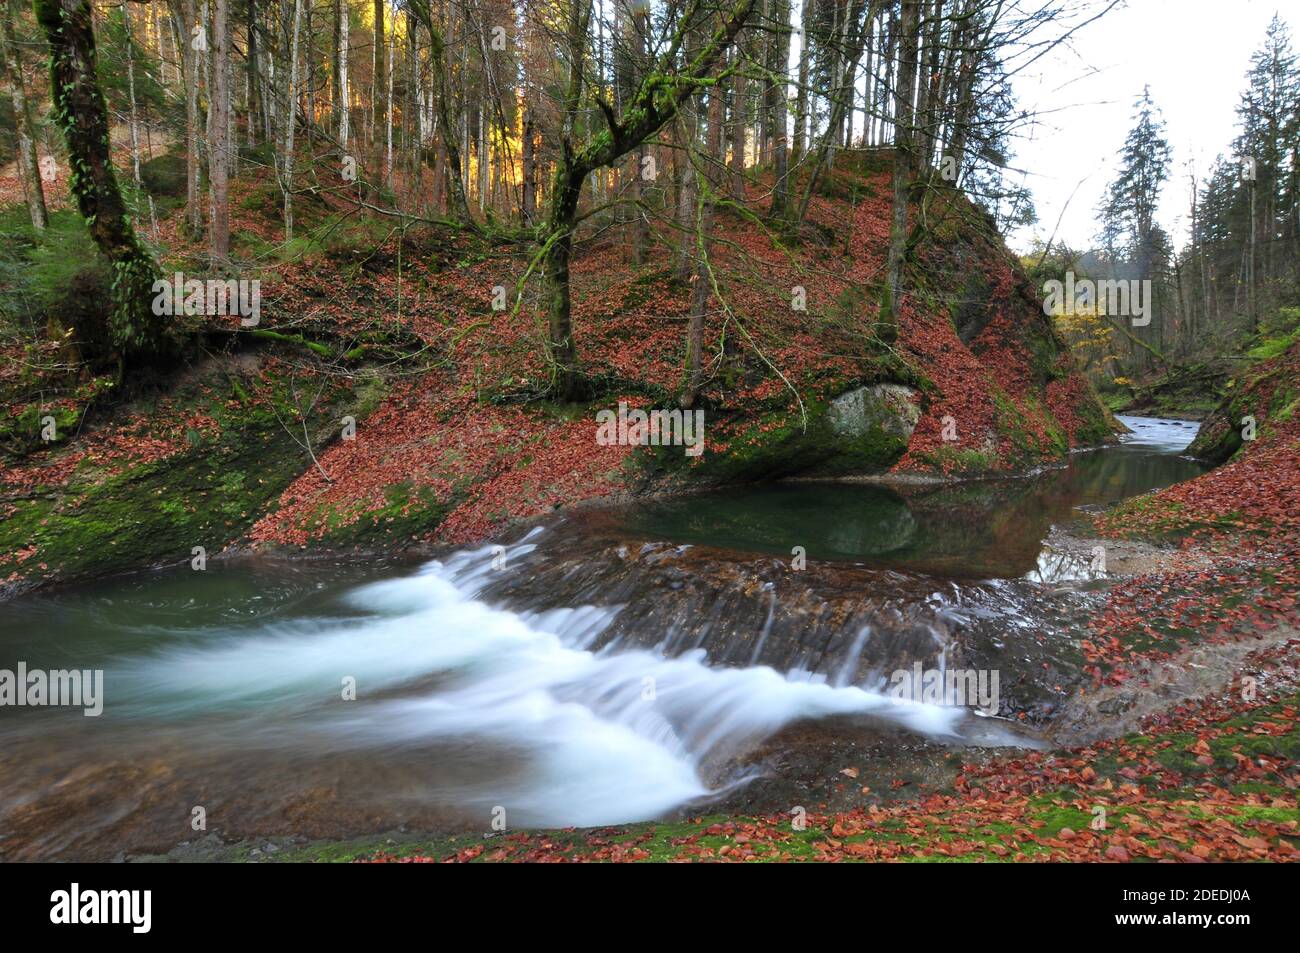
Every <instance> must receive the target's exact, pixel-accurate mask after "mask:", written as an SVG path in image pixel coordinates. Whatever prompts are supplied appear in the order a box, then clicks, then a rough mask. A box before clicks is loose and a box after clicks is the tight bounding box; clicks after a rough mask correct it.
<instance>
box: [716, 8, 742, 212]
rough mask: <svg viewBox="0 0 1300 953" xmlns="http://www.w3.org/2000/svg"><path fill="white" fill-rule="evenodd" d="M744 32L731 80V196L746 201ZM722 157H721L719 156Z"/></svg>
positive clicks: (736, 53) (738, 39) (737, 43)
mask: <svg viewBox="0 0 1300 953" xmlns="http://www.w3.org/2000/svg"><path fill="white" fill-rule="evenodd" d="M743 37H744V34H743V33H742V34H741V36H740V37H737V38H736V50H735V55H736V73H735V75H734V76H733V77H732V81H731V197H732V198H734V199H735V200H736V201H737V202H743V201H745V114H746V112H747V110H746V109H745V63H744V56H743V54H742V44H743V43H744V42H745V40H744V39H743ZM719 158H721V157H719Z"/></svg>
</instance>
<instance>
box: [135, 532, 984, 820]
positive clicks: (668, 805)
mask: <svg viewBox="0 0 1300 953" xmlns="http://www.w3.org/2000/svg"><path fill="white" fill-rule="evenodd" d="M531 537H532V534H530V538H529V539H526V540H525V541H524V542H523V543H521V544H520V545H519V546H517V547H516V548H515V549H514V550H512V551H511V552H509V553H508V554H506V564H507V565H509V563H510V561H512V560H513V559H515V558H517V557H518V556H520V555H522V554H523V553H524V552H526V551H528V550H531V549H532V548H533V546H534V544H533V543H532V542H531ZM492 560H493V551H492V549H490V548H483V549H478V550H473V551H466V552H462V553H459V554H457V555H455V556H453V557H452V558H450V559H448V560H447V561H446V562H445V563H440V562H434V563H431V564H429V565H427V566H426V567H424V568H423V569H422V570H421V571H420V572H418V573H417V574H415V575H411V576H408V577H405V578H398V579H390V580H386V581H383V582H378V583H374V584H370V585H366V586H363V587H361V588H358V589H355V590H353V591H351V592H350V593H348V594H347V595H346V597H345V599H346V603H347V605H348V606H349V607H350V608H351V609H352V610H353V614H352V615H351V616H350V617H332V618H323V619H322V618H318V619H296V620H290V621H282V622H277V623H274V624H269V625H267V624H263V625H259V626H257V627H255V628H252V629H243V630H238V631H232V630H229V629H225V630H220V631H216V630H210V631H207V632H205V633H204V635H203V637H202V638H201V639H200V640H198V641H193V640H191V641H190V642H188V643H186V644H184V645H175V644H173V645H172V646H170V647H167V648H163V649H161V650H159V651H157V652H156V653H155V654H152V655H148V656H136V657H134V658H132V659H130V660H129V662H128V663H127V666H126V668H125V670H122V671H120V672H119V673H118V678H119V680H118V681H117V684H118V686H119V688H120V690H121V691H122V692H123V693H124V695H125V697H126V698H128V699H129V700H130V702H129V703H130V707H131V709H132V710H134V711H136V712H139V713H141V714H147V715H153V716H158V715H160V714H167V715H168V716H174V715H176V714H178V713H179V714H184V715H188V716H194V717H197V718H199V719H200V720H202V719H203V718H204V717H206V716H208V715H211V714H216V713H225V714H229V713H231V712H236V713H237V712H243V713H244V717H245V719H246V723H247V728H246V731H247V740H248V741H249V742H250V743H254V741H255V739H257V738H259V737H260V739H261V743H264V744H273V745H282V746H285V747H289V746H291V745H293V744H294V743H295V741H301V739H302V736H303V735H304V734H310V735H311V736H313V737H314V738H317V739H319V738H324V739H325V740H326V741H327V743H328V744H329V745H330V746H332V748H334V749H337V750H340V751H343V750H347V751H352V750H365V749H370V748H384V749H389V750H391V749H392V748H393V747H401V746H420V745H432V746H435V747H436V746H439V745H444V746H453V747H454V746H469V747H470V748H471V749H472V748H475V747H481V748H483V749H485V750H490V751H493V752H497V753H500V752H506V753H508V765H509V768H510V769H509V770H503V771H496V772H493V776H492V778H491V779H490V780H483V779H481V778H478V779H476V780H472V781H471V780H470V779H469V777H468V776H467V777H465V778H460V777H458V776H457V772H455V771H454V770H453V771H450V772H449V773H450V774H451V775H452V787H453V788H454V790H444V791H442V792H440V795H439V796H442V797H446V798H447V800H448V802H454V803H456V804H457V805H458V806H461V807H467V808H472V809H479V808H481V809H483V810H485V811H487V810H491V809H492V807H494V806H498V805H499V806H503V807H505V808H506V810H507V811H508V812H510V819H511V824H512V825H513V824H516V823H523V824H531V825H546V826H568V825H576V826H588V825H600V824H611V823H619V822H625V821H632V820H640V819H646V818H651V817H655V816H658V815H661V814H663V813H664V812H666V811H669V810H671V809H672V808H674V807H677V806H679V805H682V804H684V803H686V802H689V801H692V800H694V799H697V798H703V797H706V796H708V795H709V794H710V793H713V792H711V791H710V789H709V786H708V784H707V783H706V781H705V776H706V775H707V774H708V772H707V771H706V770H705V769H706V766H707V765H708V764H709V763H710V762H711V761H712V762H713V763H716V762H717V760H718V759H720V758H724V757H725V756H727V755H729V754H735V753H738V752H740V751H742V750H744V749H745V748H746V747H747V746H749V745H752V744H754V743H756V742H758V741H760V740H762V739H763V738H765V737H767V736H770V735H771V734H772V733H773V732H775V731H777V730H779V729H780V728H782V727H783V726H785V725H788V724H791V723H792V722H795V721H797V720H800V719H804V718H817V717H823V716H829V715H860V716H865V717H869V718H872V719H878V720H880V721H881V722H887V723H892V724H896V725H899V726H902V727H904V728H906V729H910V730H912V731H915V732H918V733H920V734H923V735H926V736H929V737H934V738H952V737H953V736H954V734H955V730H956V727H957V724H958V721H959V720H960V719H962V718H964V717H965V714H964V711H963V710H961V709H954V708H945V707H939V706H934V705H926V704H917V703H909V702H900V701H898V700H895V699H893V698H889V697H886V696H884V695H881V694H879V693H876V692H873V691H868V690H863V689H861V688H857V687H854V686H841V687H833V686H832V685H829V684H826V683H825V682H824V680H818V679H815V678H812V677H809V676H807V675H801V674H800V673H790V674H780V673H778V672H776V671H774V670H773V669H771V668H767V667H760V666H751V667H745V668H721V667H711V666H710V665H709V664H707V662H706V660H705V657H704V653H703V651H702V650H696V651H693V652H687V653H685V654H681V655H677V656H675V657H667V656H665V655H664V654H662V653H660V652H657V651H647V650H644V649H631V648H625V649H618V648H607V649H603V650H601V651H592V650H591V648H590V646H591V645H592V644H593V642H594V641H595V640H596V638H597V637H598V636H599V634H600V633H601V632H602V630H603V629H604V628H605V627H606V626H608V625H609V623H610V622H611V621H612V620H613V619H614V617H615V616H616V614H617V613H618V612H619V611H620V610H619V608H617V607H592V606H584V607H576V608H561V609H555V610H551V611H548V612H545V613H541V614H521V613H516V612H511V611H508V610H506V609H503V608H498V607H494V606H491V605H489V604H487V603H486V602H484V601H482V600H481V599H480V598H478V595H477V594H478V592H479V590H480V589H481V588H482V586H483V584H484V581H485V580H486V579H487V578H488V576H489V574H490V573H492V572H494V571H496V570H494V569H493V568H492ZM345 678H351V679H355V685H356V696H357V698H356V700H355V701H344V700H342V692H341V686H342V683H343V680H344V679H345ZM118 697H119V698H122V697H123V696H122V695H119V696H118ZM468 774H472V773H468ZM736 780H740V779H733V783H734V781H736Z"/></svg>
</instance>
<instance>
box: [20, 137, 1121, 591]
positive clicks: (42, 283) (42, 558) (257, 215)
mask: <svg viewBox="0 0 1300 953" xmlns="http://www.w3.org/2000/svg"><path fill="white" fill-rule="evenodd" d="M155 165H157V166H158V168H154V166H155ZM889 168H890V166H889V158H888V156H887V155H876V154H868V155H867V156H866V157H863V158H861V159H860V160H858V164H857V165H856V166H855V165H852V164H851V163H850V162H849V160H848V159H847V158H846V159H845V160H844V161H843V162H842V163H840V164H839V165H837V168H836V172H835V174H834V175H832V176H828V177H827V179H826V182H825V185H824V188H823V193H824V194H819V195H816V196H814V197H813V200H812V203H811V206H810V210H809V214H808V218H807V221H806V223H805V226H804V228H803V230H802V232H801V234H800V237H799V241H798V242H797V243H796V242H790V241H787V240H785V239H783V238H782V237H781V236H779V235H776V234H773V233H771V232H768V231H766V230H765V229H764V228H763V227H762V226H761V225H760V224H757V223H755V222H753V221H749V220H746V219H744V218H742V217H740V216H736V215H732V214H724V215H720V216H719V219H718V229H717V233H716V235H715V251H714V252H713V256H712V262H713V265H712V267H713V280H715V281H716V282H717V285H718V288H719V289H720V290H721V291H722V292H723V293H722V296H721V297H720V298H718V299H717V300H716V301H715V302H714V305H713V307H712V308H711V309H710V312H709V314H708V316H707V320H706V325H705V334H706V348H707V351H708V353H709V354H710V355H713V358H712V361H711V364H710V366H709V368H708V369H707V378H706V385H705V388H704V391H703V394H702V397H701V404H700V406H702V407H703V408H704V409H705V411H706V414H707V421H708V423H707V428H708V433H707V437H706V452H705V453H704V454H702V455H701V456H698V457H695V456H686V455H684V454H683V453H682V449H681V448H680V447H659V448H653V447H652V448H633V447H629V446H625V445H609V446H602V445H600V444H599V443H598V441H597V440H596V439H594V436H595V434H594V432H595V423H594V418H595V413H596V412H597V410H599V409H601V408H609V407H614V406H617V405H618V404H619V403H620V402H624V403H626V404H627V405H628V406H629V407H631V408H652V407H672V406H675V403H676V395H677V394H678V392H679V390H680V387H681V380H682V355H683V351H684V335H685V328H686V321H687V315H688V312H689V309H690V302H691V296H692V291H691V284H690V282H689V281H685V280H681V279H680V278H679V276H678V271H677V268H676V264H675V262H676V254H675V252H674V251H673V247H672V235H671V234H667V235H660V236H656V243H655V246H654V249H653V251H652V252H651V253H650V254H649V255H648V256H647V260H646V262H645V263H644V264H642V265H639V266H636V265H632V264H630V263H629V261H628V249H627V246H626V243H625V242H623V241H621V240H615V239H612V238H608V237H606V238H601V237H599V236H597V237H596V238H595V239H594V240H592V241H591V242H589V243H587V244H585V245H584V247H583V249H582V252H581V254H580V255H579V257H578V259H577V261H576V263H575V265H574V267H573V278H572V281H573V298H574V323H575V329H576V335H577V342H578V350H579V353H580V356H581V359H582V361H583V363H584V366H585V367H586V369H587V376H588V382H589V386H590V387H591V388H592V396H591V399H590V400H589V401H587V402H584V403H581V404H573V405H560V404H556V403H554V402H551V401H549V400H547V399H546V397H545V394H546V389H547V386H548V380H549V373H550V371H549V368H548V364H547V361H546V357H545V353H546V349H545V346H544V322H543V321H542V319H541V315H540V312H539V289H538V287H537V283H536V282H532V283H530V284H528V285H527V287H526V290H525V293H524V294H523V296H522V298H520V299H519V300H518V308H517V309H516V308H515V288H516V282H517V280H518V279H519V278H521V277H522V275H523V274H524V273H525V271H526V269H527V266H528V261H527V258H526V256H521V255H520V254H519V250H518V249H511V248H502V247H493V246H491V245H488V244H486V243H484V242H481V241H479V240H476V239H474V238H472V237H466V236H462V235H455V234H449V233H447V232H446V231H445V230H438V229H429V228H422V227H414V226H413V227H410V228H403V227H401V225H400V224H399V223H398V222H396V220H393V219H385V218H379V217H361V216H358V215H357V214H356V207H355V205H349V204H348V203H347V202H344V201H340V200H339V199H338V197H337V195H335V194H333V193H331V192H330V191H329V189H328V188H326V186H331V185H339V186H341V185H343V183H329V182H323V183H321V184H322V189H321V191H320V192H318V193H316V192H306V193H304V194H303V196H301V198H300V201H299V203H298V206H297V213H296V219H297V223H298V224H297V232H296V233H295V237H294V239H293V240H292V241H290V242H285V241H284V240H283V233H282V228H281V225H280V223H279V220H278V216H279V212H280V197H279V193H278V190H277V188H276V186H275V183H274V180H273V177H272V176H271V175H270V174H269V172H268V171H267V170H266V169H259V168H256V167H252V168H250V169H249V170H247V171H246V172H245V173H244V175H243V176H242V177H241V178H240V180H239V183H238V189H237V194H236V195H235V196H234V197H233V198H232V203H231V209H232V218H233V219H234V221H233V222H232V233H233V235H232V240H233V247H232V256H233V258H234V260H235V261H236V262H241V263H243V264H242V265H240V266H238V267H236V268H235V270H234V271H232V272H231V274H232V275H240V276H242V275H244V274H249V275H257V276H258V280H259V281H261V282H262V285H261V294H262V300H261V315H260V324H259V326H257V327H254V328H241V327H240V324H239V319H238V316H233V315H227V316H214V317H204V316H202V315H181V316H178V317H177V318H176V319H175V321H176V325H177V330H178V332H179V333H181V334H182V335H184V336H185V337H186V339H187V340H188V341H190V342H191V344H190V346H189V350H188V351H187V352H186V354H185V356H184V359H183V360H182V361H179V362H178V367H177V368H176V369H175V370H170V371H168V372H167V373H166V374H165V375H163V376H161V377H160V378H158V379H156V380H154V381H152V382H147V381H146V382H144V383H139V382H137V383H136V384H135V385H133V386H131V387H128V388H123V387H121V386H120V385H119V383H118V382H117V381H116V380H115V379H114V377H113V374H112V373H110V372H107V371H104V370H100V371H96V370H95V369H94V368H89V367H86V366H84V365H78V364H77V360H76V357H77V356H76V354H75V353H69V351H68V347H67V345H66V343H65V342H64V340H63V339H62V337H61V336H54V337H51V336H50V335H49V334H48V328H47V325H46V324H45V323H44V322H37V323H36V324H33V325H32V326H31V327H30V328H28V329H27V336H26V337H25V338H24V337H22V336H18V337H11V338H8V339H7V340H6V341H0V346H2V347H3V350H4V354H3V356H4V357H5V358H6V360H5V361H4V363H3V370H2V371H0V400H2V401H3V403H4V409H5V412H4V413H3V414H0V450H3V458H2V459H0V520H2V522H0V597H3V596H4V595H12V594H14V593H16V592H20V591H24V590H25V589H29V588H31V587H34V586H39V585H45V584H48V583H51V582H58V581H68V580H73V579H77V578H86V577H92V576H99V575H104V574H107V573H112V572H119V571H125V570H131V569H139V568H145V567H148V566H154V565H167V564H171V565H175V564H177V563H179V562H182V561H186V560H188V559H189V558H190V555H191V552H192V550H193V548H194V547H195V546H202V547H203V548H204V550H205V552H206V553H207V554H208V555H215V554H217V553H220V552H222V551H223V550H225V551H232V552H233V551H238V550H241V549H247V548H249V547H252V548H257V549H261V550H275V551H285V552H290V553H292V552H299V551H302V550H304V549H312V550H317V551H320V550H325V551H331V552H357V553H361V552H365V551H371V552H373V551H393V550H395V549H401V548H416V549H420V548H422V547H429V546H441V545H457V544H462V543H466V542H470V541H476V540H481V539H484V538H488V537H491V536H493V535H495V534H497V533H499V532H501V531H502V530H503V529H505V528H506V527H508V526H510V525H511V524H513V523H518V522H520V521H524V520H530V519H534V518H537V517H540V516H544V515H546V514H548V513H550V512H551V511H553V510H554V509H557V508H559V507H562V506H572V505H574V504H577V503H580V502H582V501H584V500H590V499H595V498H618V497H621V496H628V495H645V494H653V493H656V492H662V491H664V489H665V488H674V487H683V486H702V485H715V484H718V483H728V482H753V481H757V480H762V479H767V478H771V477H774V476H782V475H789V474H792V473H819V474H833V473H834V472H836V468H837V467H845V468H847V467H848V466H850V465H851V466H854V467H857V468H858V469H864V468H865V469H866V470H868V471H870V470H872V469H874V470H883V469H887V468H888V469H892V470H893V471H894V472H904V473H929V474H938V475H940V476H951V475H955V474H973V473H989V472H1002V473H1008V472H1015V471H1017V470H1022V469H1024V468H1027V467H1030V466H1034V465H1037V464H1038V463H1041V462H1042V461H1044V460H1051V459H1057V460H1059V459H1061V458H1062V457H1063V455H1064V454H1066V453H1068V451H1069V449H1070V448H1072V447H1078V446H1087V445H1095V444H1097V443H1099V442H1101V441H1102V440H1104V439H1106V438H1107V436H1108V434H1109V433H1110V432H1111V431H1112V430H1113V427H1114V425H1113V421H1111V420H1110V419H1109V418H1108V416H1107V415H1106V412H1105V411H1104V409H1103V408H1102V407H1101V406H1100V404H1099V403H1098V402H1097V400H1096V399H1095V396H1094V395H1093V394H1092V392H1091V390H1090V388H1089V387H1088V385H1087V383H1086V381H1084V380H1083V379H1082V377H1081V376H1080V375H1079V374H1078V372H1077V371H1076V370H1075V369H1074V366H1073V363H1072V361H1071V359H1070V357H1069V354H1068V352H1067V351H1065V350H1064V349H1063V347H1062V345H1061V344H1060V342H1059V340H1058V339H1057V338H1056V337H1055V336H1054V334H1053V333H1052V331H1051V329H1050V325H1049V324H1048V322H1047V320H1046V318H1045V317H1044V316H1043V314H1042V310H1041V307H1039V306H1037V305H1036V299H1035V295H1034V292H1033V289H1031V288H1029V287H1028V285H1027V279H1026V278H1025V276H1024V274H1023V273H1022V272H1021V271H1020V269H1019V266H1018V264H1017V263H1016V262H1015V260H1014V259H1013V257H1012V256H1011V255H1010V254H1009V253H1008V252H1007V251H1006V249H1005V247H1004V246H1003V245H1002V243H1001V239H1000V238H999V237H998V236H997V234H996V232H995V231H994V230H993V229H992V225H991V222H990V221H988V220H987V219H986V218H985V217H983V216H982V213H979V212H978V211H977V210H976V209H975V208H974V207H973V206H971V205H969V203H967V202H965V200H964V199H960V198H948V199H945V200H943V201H941V202H939V203H937V204H936V206H935V207H934V208H933V209H931V214H932V216H933V220H934V222H935V225H934V232H935V236H934V240H933V241H932V242H931V243H930V244H929V245H927V246H926V247H925V248H924V249H923V250H922V252H921V253H920V261H919V262H918V268H917V271H918V275H919V276H923V280H921V279H918V280H919V284H918V286H917V288H916V289H915V290H914V292H913V293H912V294H911V295H910V296H909V297H908V300H907V303H906V305H905V306H904V307H903V308H902V310H901V316H900V328H899V336H898V340H897V341H896V342H893V343H891V342H890V341H889V340H888V337H887V336H882V335H881V334H880V333H878V332H879V328H878V326H877V324H876V318H875V311H876V306H875V304H874V303H873V302H874V301H875V300H876V298H877V296H878V295H877V293H878V286H879V282H880V276H881V273H882V268H883V260H884V252H885V243H886V238H887V223H888V215H887V212H888V207H889V202H890V190H889V182H890V174H889ZM144 172H145V179H146V182H150V181H154V180H159V181H162V182H164V183H170V184H171V185H172V186H175V184H176V181H177V176H178V174H179V176H180V181H181V184H183V163H181V164H180V165H179V166H177V162H176V159H175V157H172V156H164V157H160V158H159V159H156V160H154V161H153V162H151V163H148V164H147V165H146V168H145V170H144ZM753 193H754V197H753V201H754V202H755V204H756V206H761V204H762V201H763V200H762V194H763V185H762V184H761V183H759V184H756V185H755V187H754V189H753ZM163 199H164V196H160V197H159V201H158V203H157V204H158V208H159V212H158V229H157V233H156V237H155V241H156V245H157V247H158V249H159V257H160V261H161V265H162V271H163V273H164V274H166V275H171V274H173V273H174V272H177V271H179V272H182V273H184V274H186V275H189V274H203V270H202V269H203V264H202V261H203V257H204V256H203V247H202V244H201V243H200V242H195V241H193V240H190V239H187V238H186V237H185V235H184V234H183V230H182V228H181V222H180V219H181V210H180V208H179V206H178V205H177V204H176V200H175V199H174V198H172V199H171V200H170V202H167V201H164V200H163ZM54 204H55V205H56V206H57V204H58V203H54ZM25 215H26V212H25V210H24V209H22V208H21V207H18V208H11V209H10V210H9V211H8V212H6V213H4V218H3V220H0V234H2V235H4V236H7V237H8V238H10V239H11V241H10V242H9V244H8V245H7V246H6V247H7V250H6V251H5V252H2V253H0V270H3V271H4V272H5V273H7V274H10V275H12V276H13V277H14V278H15V281H16V282H20V283H21V284H20V290H21V293H20V294H19V297H20V298H24V300H25V306H26V308H27V311H26V312H24V313H32V312H35V313H39V312H40V311H41V310H42V308H44V309H46V310H48V311H49V313H51V314H56V315H60V316H61V319H62V320H65V321H67V320H71V318H70V317H69V315H75V314H78V313H80V312H81V311H82V310H84V309H86V308H92V309H93V308H94V307H97V306H98V305H99V303H100V301H101V300H102V295H100V294H99V293H98V292H96V290H95V289H96V288H97V287H98V286H97V285H96V284H95V281H96V280H98V279H97V278H96V276H95V275H94V274H93V273H92V274H89V275H88V274H87V273H86V272H85V271H83V268H84V266H85V263H86V262H93V261H94V259H95V253H94V251H93V249H92V248H90V247H89V245H88V240H87V238H86V236H85V234H84V232H85V229H84V227H82V225H81V223H80V222H79V221H77V220H76V217H75V215H74V214H73V213H72V212H71V211H69V210H66V209H65V210H58V211H55V212H54V213H53V216H52V224H51V228H50V229H49V230H48V233H47V234H46V235H44V236H42V237H41V238H40V239H37V238H36V237H35V236H33V235H32V234H31V233H30V227H29V226H27V225H26V224H25ZM101 277H102V276H101ZM78 282H81V283H82V285H84V287H81V286H79V285H78ZM78 287H81V291H80V292H78V291H77V289H78ZM69 288H71V289H73V290H72V291H69V290H68V289H69ZM500 289H506V291H507V294H506V298H507V299H508V302H509V307H507V308H505V309H504V310H495V309H494V308H493V305H492V302H493V300H494V298H497V297H498V296H499V291H500ZM796 290H797V297H798V298H799V299H800V300H799V303H798V306H797V307H796V306H794V304H793V301H794V300H795V297H796ZM24 320H28V319H24ZM70 367H71V368H72V369H73V370H75V371H76V372H75V373H71V372H70V371H69V368H70ZM877 383H893V384H901V385H904V386H906V387H908V388H909V392H910V393H911V394H912V397H911V400H912V401H914V402H915V403H916V404H917V405H918V409H919V413H920V416H919V420H918V421H917V423H916V424H915V429H914V430H913V431H912V433H911V435H910V437H908V438H904V439H900V438H898V437H897V436H891V435H888V434H885V433H883V432H881V433H875V432H874V431H873V432H872V434H871V435H869V436H868V437H863V438H861V439H858V440H856V442H854V443H852V445H851V446H846V445H844V444H842V443H840V442H837V439H836V438H834V437H833V435H831V434H830V433H829V430H828V426H829V425H828V423H827V417H828V407H829V404H830V401H831V400H832V399H833V398H835V397H836V396H837V395H840V394H843V393H845V392H846V391H849V390H853V389H855V388H863V387H869V386H871V385H874V384H877ZM51 424H52V427H49V429H47V425H51ZM47 434H49V436H47ZM656 451H657V452H656Z"/></svg>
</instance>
